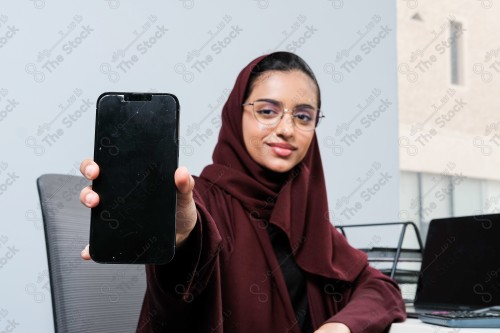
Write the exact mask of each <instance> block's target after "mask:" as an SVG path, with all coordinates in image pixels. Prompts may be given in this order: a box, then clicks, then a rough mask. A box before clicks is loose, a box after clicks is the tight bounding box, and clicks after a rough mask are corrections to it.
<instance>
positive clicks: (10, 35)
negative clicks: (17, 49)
mask: <svg viewBox="0 0 500 333" xmlns="http://www.w3.org/2000/svg"><path fill="white" fill-rule="evenodd" d="M19 31H20V29H19V28H18V27H17V26H16V25H15V24H10V22H9V17H8V16H7V15H5V14H0V50H2V49H4V48H5V47H6V46H7V44H9V43H10V42H11V41H12V39H14V38H16V36H17V35H18V34H19Z"/></svg>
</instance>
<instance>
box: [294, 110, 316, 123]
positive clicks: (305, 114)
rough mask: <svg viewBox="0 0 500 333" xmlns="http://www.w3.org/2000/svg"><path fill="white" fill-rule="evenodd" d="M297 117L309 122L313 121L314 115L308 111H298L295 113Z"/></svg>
mask: <svg viewBox="0 0 500 333" xmlns="http://www.w3.org/2000/svg"><path fill="white" fill-rule="evenodd" d="M295 118H297V119H298V120H300V121H302V122H309V121H312V116H311V114H310V113H308V112H298V113H296V114H295Z"/></svg>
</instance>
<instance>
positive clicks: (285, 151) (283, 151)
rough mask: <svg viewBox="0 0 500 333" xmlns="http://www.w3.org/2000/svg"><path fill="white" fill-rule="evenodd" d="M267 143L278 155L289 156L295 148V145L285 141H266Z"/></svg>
mask: <svg viewBox="0 0 500 333" xmlns="http://www.w3.org/2000/svg"><path fill="white" fill-rule="evenodd" d="M268 145H269V146H270V147H271V150H272V151H273V152H274V153H275V154H276V155H278V156H280V157H287V156H290V154H291V153H292V152H293V151H294V150H297V148H296V147H295V146H292V145H291V144H289V143H286V142H271V143H268Z"/></svg>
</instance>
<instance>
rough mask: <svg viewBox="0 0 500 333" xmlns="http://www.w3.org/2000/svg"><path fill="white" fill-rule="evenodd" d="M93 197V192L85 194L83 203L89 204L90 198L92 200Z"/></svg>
mask: <svg viewBox="0 0 500 333" xmlns="http://www.w3.org/2000/svg"><path fill="white" fill-rule="evenodd" d="M94 197H95V194H94V193H92V192H91V193H88V194H87V195H86V196H85V203H86V204H87V205H90V204H91V203H92V200H94Z"/></svg>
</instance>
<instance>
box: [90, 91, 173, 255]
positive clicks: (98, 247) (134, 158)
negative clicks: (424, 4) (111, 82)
mask: <svg viewBox="0 0 500 333" xmlns="http://www.w3.org/2000/svg"><path fill="white" fill-rule="evenodd" d="M178 114H179V104H178V101H177V98H176V97H175V96H174V95H171V94H137V93H105V94H102V95H101V96H99V98H98V101H97V113H96V130H95V146H94V160H95V162H96V163H97V165H99V177H97V178H95V179H94V181H93V184H92V186H93V190H94V191H95V192H96V193H98V194H99V204H98V205H97V206H95V207H93V208H92V213H91V228H90V249H89V251H90V256H91V257H92V259H93V260H94V261H96V262H100V263H136V264H138V263H148V264H164V263H167V262H169V261H170V260H171V259H172V258H173V255H174V252H175V235H176V233H175V224H176V223H175V218H176V207H177V204H176V193H177V191H176V186H175V183H174V172H175V170H176V169H177V163H178V140H177V133H178Z"/></svg>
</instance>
